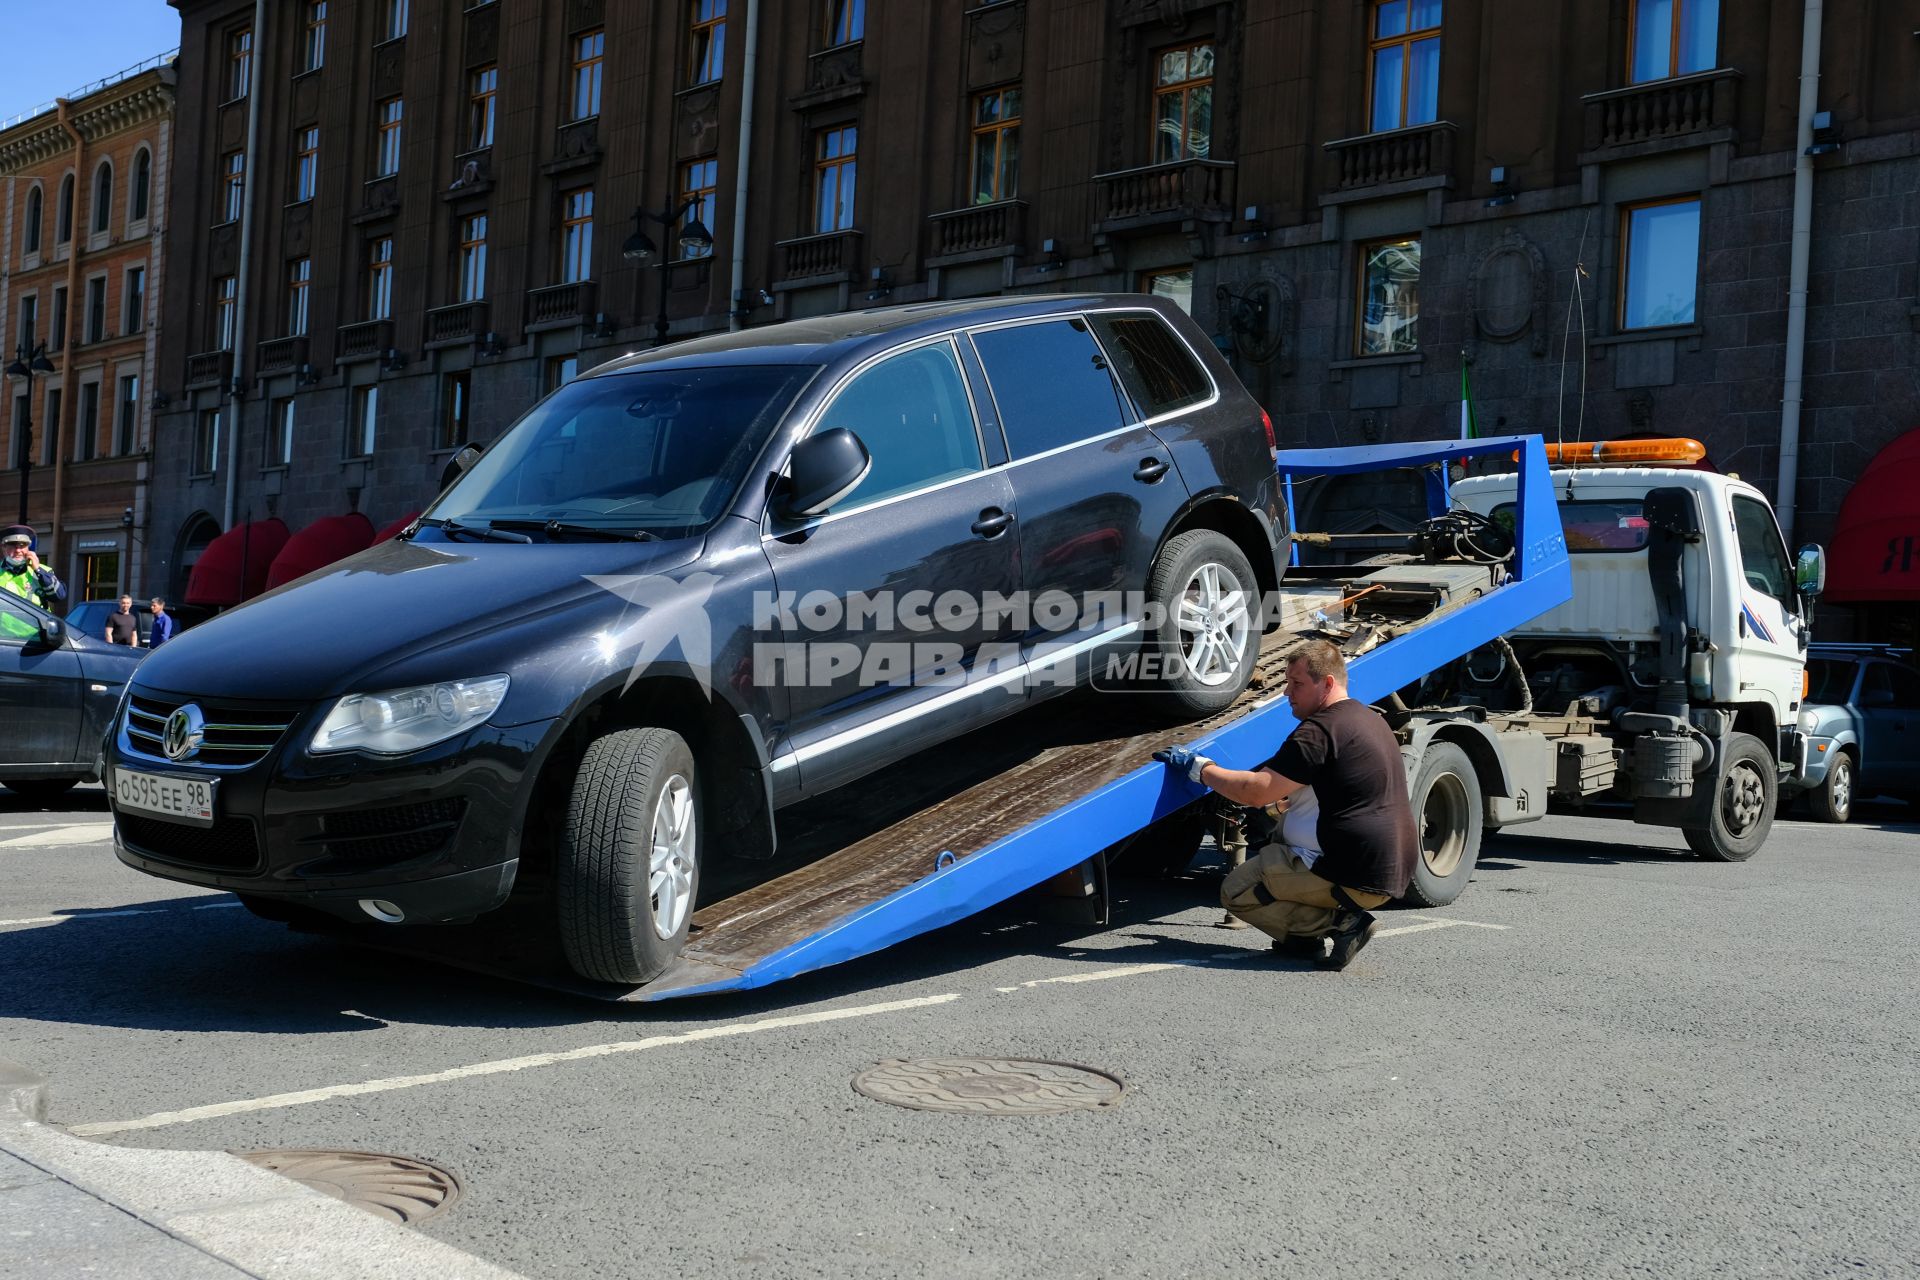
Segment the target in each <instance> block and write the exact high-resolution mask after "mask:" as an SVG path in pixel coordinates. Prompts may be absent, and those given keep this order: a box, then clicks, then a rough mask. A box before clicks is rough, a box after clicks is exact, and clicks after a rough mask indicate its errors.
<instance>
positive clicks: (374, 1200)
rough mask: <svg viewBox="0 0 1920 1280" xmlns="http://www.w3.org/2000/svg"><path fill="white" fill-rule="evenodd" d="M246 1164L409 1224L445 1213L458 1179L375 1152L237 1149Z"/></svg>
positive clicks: (456, 1196) (420, 1163) (455, 1194)
mask: <svg viewBox="0 0 1920 1280" xmlns="http://www.w3.org/2000/svg"><path fill="white" fill-rule="evenodd" d="M233 1154H234V1155H237V1156H239V1157H240V1158H241V1159H242V1160H245V1161H246V1162H247V1163H248V1164H251V1165H258V1166H259V1167H260V1168H262V1169H266V1170H269V1171H271V1172H273V1173H277V1174H279V1175H281V1176H282V1177H286V1178H292V1179H293V1180H294V1181H295V1182H298V1183H300V1184H302V1185H303V1186H308V1187H312V1188H313V1189H314V1190H315V1191H320V1192H324V1193H325V1194H327V1195H330V1196H332V1197H333V1198H334V1199H335V1200H344V1201H346V1202H347V1203H348V1204H350V1205H352V1206H354V1207H355V1208H356V1209H365V1210H366V1211H367V1212H368V1213H373V1214H378V1215H379V1216H380V1217H382V1218H385V1219H386V1220H387V1221H389V1222H397V1223H399V1224H400V1225H401V1226H406V1227H410V1226H412V1225H414V1224H415V1223H419V1222H425V1221H426V1220H427V1219H428V1218H431V1217H434V1216H435V1215H437V1214H441V1213H445V1212H446V1211H447V1210H448V1209H449V1208H451V1207H452V1205H453V1202H454V1201H455V1200H457V1199H459V1198H460V1180H459V1179H458V1178H455V1177H454V1176H453V1175H452V1174H450V1173H448V1172H447V1171H446V1170H445V1169H436V1168H435V1167H434V1166H432V1165H430V1164H427V1163H425V1162H424V1161H420V1160H409V1159H407V1158H406V1157H405V1156H383V1155H379V1154H377V1153H375V1152H372V1151H236V1152H234V1153H233Z"/></svg>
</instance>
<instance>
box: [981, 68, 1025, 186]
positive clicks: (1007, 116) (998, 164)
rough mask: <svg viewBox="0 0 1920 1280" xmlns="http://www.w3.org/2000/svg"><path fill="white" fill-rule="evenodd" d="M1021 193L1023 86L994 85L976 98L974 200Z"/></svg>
mask: <svg viewBox="0 0 1920 1280" xmlns="http://www.w3.org/2000/svg"><path fill="white" fill-rule="evenodd" d="M1019 194H1020V88H1019V86H1018V85H1015V86H1014V87H1012V88H1009V89H995V90H993V92H991V93H983V94H981V95H980V96H978V97H976V98H975V99H974V100H973V203H975V204H992V203H993V202H994V201H996V200H1011V199H1013V198H1014V197H1015V196H1017V195H1019Z"/></svg>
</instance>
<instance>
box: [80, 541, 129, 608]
mask: <svg viewBox="0 0 1920 1280" xmlns="http://www.w3.org/2000/svg"><path fill="white" fill-rule="evenodd" d="M80 598H81V599H82V600H118V599H119V598H120V553H119V552H118V551H83V552H81V553H80Z"/></svg>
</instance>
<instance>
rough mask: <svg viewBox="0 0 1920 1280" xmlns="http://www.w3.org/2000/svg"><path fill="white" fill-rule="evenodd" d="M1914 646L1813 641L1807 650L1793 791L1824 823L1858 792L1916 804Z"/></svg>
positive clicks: (1919, 785)
mask: <svg viewBox="0 0 1920 1280" xmlns="http://www.w3.org/2000/svg"><path fill="white" fill-rule="evenodd" d="M1911 657H1912V650H1909V649H1892V648H1888V647H1886V646H1880V645H1843V644H1816V645H1814V646H1813V647H1812V648H1811V649H1810V650H1808V653H1807V698H1806V702H1805V703H1804V704H1803V705H1802V707H1801V710H1800V727H1801V729H1802V730H1803V731H1804V732H1805V733H1806V734H1807V771H1806V775H1805V777H1804V778H1802V779H1801V780H1800V781H1799V782H1798V784H1797V789H1798V790H1801V791H1803V792H1804V793H1805V795H1806V798H1807V807H1808V808H1809V809H1810V810H1811V811H1812V813H1813V816H1814V817H1815V818H1818V819H1819V820H1820V821H1822V822H1845V821H1846V820H1847V819H1848V818H1849V817H1850V816H1851V815H1852V812H1853V804H1854V801H1855V800H1857V799H1859V798H1860V797H1862V796H1877V795H1885V796H1896V797H1899V798H1902V799H1907V800H1915V801H1920V667H1915V666H1914V665H1913V664H1912V663H1911V662H1910V661H1907V660H1906V659H1910V658H1911Z"/></svg>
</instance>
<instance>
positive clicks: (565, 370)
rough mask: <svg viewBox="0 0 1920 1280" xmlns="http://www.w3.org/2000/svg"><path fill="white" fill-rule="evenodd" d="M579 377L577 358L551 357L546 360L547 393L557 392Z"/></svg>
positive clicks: (570, 356) (578, 360) (578, 361)
mask: <svg viewBox="0 0 1920 1280" xmlns="http://www.w3.org/2000/svg"><path fill="white" fill-rule="evenodd" d="M579 376H580V357H579V356H572V355H569V356H552V357H550V358H549V359H548V360H547V390H548V391H558V390H559V389H560V388H562V387H564V386H566V385H567V384H568V383H569V382H572V381H573V380H574V379H575V378H577V377H579Z"/></svg>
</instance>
